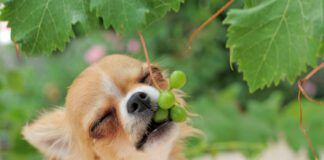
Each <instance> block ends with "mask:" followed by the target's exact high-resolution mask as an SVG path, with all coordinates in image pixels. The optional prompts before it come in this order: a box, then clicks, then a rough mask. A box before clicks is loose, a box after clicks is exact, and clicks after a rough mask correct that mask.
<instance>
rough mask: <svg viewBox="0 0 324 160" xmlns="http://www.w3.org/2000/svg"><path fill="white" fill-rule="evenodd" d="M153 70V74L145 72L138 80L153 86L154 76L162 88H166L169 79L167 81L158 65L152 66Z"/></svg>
mask: <svg viewBox="0 0 324 160" xmlns="http://www.w3.org/2000/svg"><path fill="white" fill-rule="evenodd" d="M152 72H153V73H152V75H151V74H150V73H149V72H148V71H147V72H145V74H143V75H142V76H141V77H140V78H139V80H138V82H139V83H144V84H147V85H151V86H152V85H153V82H152V79H151V76H153V77H154V79H155V81H156V82H157V83H158V84H159V86H160V87H161V88H166V87H167V81H166V79H164V77H163V74H162V72H161V70H160V69H159V68H158V67H155V66H152Z"/></svg>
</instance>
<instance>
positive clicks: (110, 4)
mask: <svg viewBox="0 0 324 160" xmlns="http://www.w3.org/2000/svg"><path fill="white" fill-rule="evenodd" d="M181 2H183V0H166V1H161V0H68V1H66V0H28V1H27V0H22V1H19V0H11V1H8V3H7V4H6V5H5V9H3V10H1V14H2V15H1V17H0V19H1V20H5V21H9V27H11V28H12V40H13V41H14V42H15V43H18V44H20V45H21V49H22V50H23V51H26V52H28V53H31V54H33V53H40V52H52V51H55V50H63V49H64V47H65V44H66V43H67V42H69V41H70V38H72V37H73V36H74V33H73V31H75V32H77V34H84V33H87V32H89V31H91V30H93V29H94V28H95V29H96V28H98V26H99V21H98V20H99V19H98V17H100V18H102V20H103V24H104V26H105V27H106V28H109V27H111V26H112V27H113V28H114V29H115V30H116V31H117V32H119V33H126V32H127V33H128V32H135V31H138V30H140V29H142V28H143V26H147V25H148V24H149V23H151V22H152V21H153V20H155V19H158V18H161V17H163V16H164V15H165V14H166V13H167V12H168V11H170V10H174V11H178V10H179V8H180V4H181ZM90 9H91V10H93V12H91V11H90ZM72 25H73V28H72ZM74 29H75V30H74Z"/></svg>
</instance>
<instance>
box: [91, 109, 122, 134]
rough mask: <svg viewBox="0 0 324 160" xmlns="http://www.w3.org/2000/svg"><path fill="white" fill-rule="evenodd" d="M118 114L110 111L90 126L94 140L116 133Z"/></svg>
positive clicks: (112, 110)
mask: <svg viewBox="0 0 324 160" xmlns="http://www.w3.org/2000/svg"><path fill="white" fill-rule="evenodd" d="M115 114H116V112H115V110H114V109H110V110H108V111H107V112H105V113H104V114H103V115H102V116H99V118H98V119H97V120H95V121H94V122H93V123H92V125H91V126H90V136H91V137H92V138H96V139H98V138H102V137H104V136H105V135H107V134H108V133H110V132H114V131H115V130H116V127H117V125H118V124H117V120H116V115H115Z"/></svg>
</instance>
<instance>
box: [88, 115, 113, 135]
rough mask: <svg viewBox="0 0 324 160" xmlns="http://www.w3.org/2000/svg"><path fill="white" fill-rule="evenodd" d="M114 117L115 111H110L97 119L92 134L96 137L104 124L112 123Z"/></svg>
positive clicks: (91, 129)
mask: <svg viewBox="0 0 324 160" xmlns="http://www.w3.org/2000/svg"><path fill="white" fill-rule="evenodd" d="M113 116H114V111H113V110H109V111H107V112H106V113H105V114H103V115H102V116H101V117H100V118H99V119H97V120H96V121H95V122H94V123H93V124H92V125H91V127H90V134H91V135H96V133H97V132H96V131H97V130H100V127H101V125H102V124H105V123H106V122H108V121H110V120H111V119H112V118H113Z"/></svg>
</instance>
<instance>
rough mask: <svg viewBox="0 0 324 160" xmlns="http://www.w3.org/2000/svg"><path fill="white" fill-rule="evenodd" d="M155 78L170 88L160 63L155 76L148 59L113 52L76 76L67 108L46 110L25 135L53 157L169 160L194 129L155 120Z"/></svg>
mask: <svg viewBox="0 0 324 160" xmlns="http://www.w3.org/2000/svg"><path fill="white" fill-rule="evenodd" d="M150 76H154V78H155V79H156V80H157V83H158V84H159V86H160V87H161V88H167V85H168V83H167V80H166V79H165V78H164V76H163V74H162V71H161V70H160V69H159V68H158V67H153V75H150V74H149V71H148V66H147V65H146V63H143V62H140V61H137V60H135V59H133V58H130V57H127V56H123V55H111V56H107V57H105V58H104V59H102V60H101V61H99V62H97V63H95V64H94V65H92V66H90V67H89V68H87V69H86V70H85V71H83V72H82V73H81V74H80V75H79V76H78V77H77V78H76V79H75V81H74V82H73V84H72V85H71V87H70V89H69V92H68V95H67V98H66V105H65V108H60V109H57V110H54V111H52V112H48V113H45V114H43V115H42V116H41V117H40V118H39V119H38V120H36V121H35V122H34V123H32V124H30V125H27V126H26V127H25V128H24V130H23V135H24V137H25V138H26V139H27V141H29V142H30V143H31V144H32V145H34V146H35V147H36V148H38V149H39V150H40V151H42V152H43V153H44V154H45V155H47V156H48V157H50V158H53V159H87V160H95V159H96V160H106V159H127V160H128V159H143V160H146V159H168V157H170V154H172V152H177V151H174V150H176V149H175V143H176V141H177V140H178V139H179V137H182V136H183V135H184V134H187V133H188V132H189V131H188V130H187V129H188V127H186V125H185V123H183V124H175V123H173V122H170V121H166V122H163V123H159V124H157V123H154V122H153V121H152V117H153V114H154V112H155V111H156V110H157V108H158V105H157V98H158V96H159V91H158V90H157V89H156V88H155V87H154V86H153V85H152V81H151V78H150ZM180 130H182V131H181V132H180Z"/></svg>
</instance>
